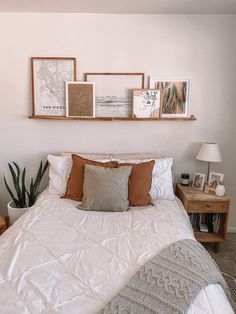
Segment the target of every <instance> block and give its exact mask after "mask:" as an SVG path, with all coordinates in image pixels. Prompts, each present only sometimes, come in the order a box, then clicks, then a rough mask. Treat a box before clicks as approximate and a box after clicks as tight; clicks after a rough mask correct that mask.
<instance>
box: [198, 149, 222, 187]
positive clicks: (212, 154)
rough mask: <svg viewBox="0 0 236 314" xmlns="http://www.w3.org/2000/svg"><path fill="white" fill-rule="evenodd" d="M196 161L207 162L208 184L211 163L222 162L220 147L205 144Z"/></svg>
mask: <svg viewBox="0 0 236 314" xmlns="http://www.w3.org/2000/svg"><path fill="white" fill-rule="evenodd" d="M196 159H198V160H202V161H207V162H208V167H207V182H208V181H209V173H210V163H211V162H220V161H222V157H221V153H220V149H219V145H218V144H216V143H203V144H202V146H201V148H200V150H199V152H198V154H197V156H196Z"/></svg>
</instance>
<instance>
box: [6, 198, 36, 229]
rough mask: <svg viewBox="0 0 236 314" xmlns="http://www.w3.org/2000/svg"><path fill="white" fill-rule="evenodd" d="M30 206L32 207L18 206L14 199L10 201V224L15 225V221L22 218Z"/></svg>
mask: <svg viewBox="0 0 236 314" xmlns="http://www.w3.org/2000/svg"><path fill="white" fill-rule="evenodd" d="M29 208H31V207H25V208H17V207H16V206H15V203H14V201H10V202H9V203H8V204H7V209H8V216H9V219H10V225H13V224H14V222H15V221H16V220H17V219H18V218H20V217H21V216H22V215H24V214H25V213H26V212H27V211H28V209H29Z"/></svg>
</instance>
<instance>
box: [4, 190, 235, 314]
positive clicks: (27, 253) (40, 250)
mask: <svg viewBox="0 0 236 314" xmlns="http://www.w3.org/2000/svg"><path fill="white" fill-rule="evenodd" d="M76 205H78V203H77V202H74V201H71V200H67V199H60V198H59V196H57V195H53V194H50V193H49V192H48V191H47V190H46V191H45V192H44V193H43V194H42V195H41V197H40V198H39V199H38V201H37V203H36V204H35V206H34V207H33V208H32V209H31V210H30V211H29V212H27V213H26V214H25V215H24V216H22V217H21V218H20V219H19V220H18V221H17V222H16V223H15V224H14V225H13V226H12V227H10V228H9V229H8V230H7V231H6V232H5V233H4V234H3V235H2V236H1V237H0V313H4V314H8V313H9V314H12V313H14V314H18V313H19V314H21V313H22V314H23V313H35V314H39V313H44V314H49V313H50V314H51V313H68V314H73V313H75V314H78V313H81V314H90V313H91V314H92V313H97V312H98V311H99V310H100V309H102V308H103V307H104V306H105V304H106V303H107V302H109V301H110V299H111V298H112V297H113V296H114V295H115V294H116V293H117V292H118V291H119V290H120V289H121V288H122V287H123V286H125V284H126V283H128V281H129V279H130V278H131V277H132V276H133V275H134V274H135V272H136V271H137V270H138V269H139V268H140V266H142V265H143V264H144V263H145V262H146V261H147V260H148V259H150V258H151V257H153V256H154V255H156V254H157V253H158V252H160V250H161V249H163V248H164V247H166V246H168V245H169V244H171V243H173V242H175V241H178V240H181V239H194V235H193V231H192V227H191V225H190V222H189V219H188V216H187V214H186V212H185V210H184V209H183V206H182V204H181V202H180V201H179V200H178V199H176V200H174V201H167V200H166V201H165V200H160V201H156V202H155V206H148V207H141V208H140V207H139V208H132V209H131V210H129V211H127V212H118V213H114V212H112V213H107V212H87V211H82V210H79V209H77V208H76ZM200 313H201V314H204V313H206V314H213V313H214V314H218V313H219V314H222V313H225V314H228V313H229V314H230V313H234V312H233V310H232V308H231V306H230V304H229V302H228V299H227V297H226V295H225V293H224V291H223V289H222V288H221V286H220V285H210V286H208V287H206V288H205V289H203V290H202V291H201V292H200V293H199V295H198V296H197V297H196V299H195V300H194V302H193V303H192V304H191V306H190V308H189V310H188V314H200Z"/></svg>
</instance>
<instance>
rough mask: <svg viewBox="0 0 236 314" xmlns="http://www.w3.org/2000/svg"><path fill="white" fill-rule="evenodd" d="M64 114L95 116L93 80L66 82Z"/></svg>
mask: <svg viewBox="0 0 236 314" xmlns="http://www.w3.org/2000/svg"><path fill="white" fill-rule="evenodd" d="M65 84H66V116H67V117H71V118H94V117H95V84H94V83H93V82H78V81H77V82H74V81H71V82H68V81H67V82H66V83H65Z"/></svg>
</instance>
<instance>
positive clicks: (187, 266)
mask: <svg viewBox="0 0 236 314" xmlns="http://www.w3.org/2000/svg"><path fill="white" fill-rule="evenodd" d="M216 283H219V284H221V285H222V287H223V288H224V290H225V292H226V294H227V295H229V291H228V287H227V284H226V282H225V280H224V278H223V277H222V275H221V272H220V270H219V268H218V266H217V265H216V263H215V262H214V261H213V259H212V258H211V256H210V255H209V254H208V252H207V251H206V250H205V249H204V247H203V246H202V245H201V244H200V243H198V242H197V241H195V240H181V241H178V242H176V243H174V244H171V245H170V246H169V247H167V248H165V249H163V250H162V251H161V252H160V253H159V254H158V255H157V256H155V257H153V258H152V259H151V260H150V261H148V262H147V263H146V264H145V265H144V266H142V267H141V268H140V270H139V271H138V272H137V273H136V274H135V275H134V276H133V277H132V278H131V280H130V282H129V283H128V284H127V286H125V287H124V288H123V289H122V290H121V291H120V292H119V293H118V294H117V295H116V296H115V297H114V298H113V299H112V300H111V302H110V303H109V304H108V305H107V306H106V307H105V308H104V309H103V310H102V311H101V312H100V313H101V314H151V313H159V314H174V313H181V314H183V313H186V312H187V310H188V308H189V306H190V304H191V303H192V301H193V300H194V298H195V297H196V296H197V295H198V293H199V292H200V290H201V289H203V288H204V287H206V286H208V285H210V284H216Z"/></svg>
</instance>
